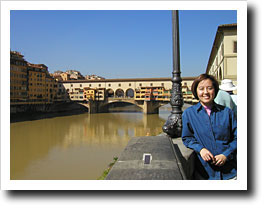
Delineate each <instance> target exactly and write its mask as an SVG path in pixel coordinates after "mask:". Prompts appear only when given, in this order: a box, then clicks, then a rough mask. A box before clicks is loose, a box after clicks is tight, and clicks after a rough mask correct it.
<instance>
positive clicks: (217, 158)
mask: <svg viewBox="0 0 267 210" xmlns="http://www.w3.org/2000/svg"><path fill="white" fill-rule="evenodd" d="M226 160H227V157H225V155H223V154H220V155H216V156H215V162H216V163H215V165H216V166H223V165H224V164H225V162H226Z"/></svg>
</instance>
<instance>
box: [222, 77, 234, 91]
mask: <svg viewBox="0 0 267 210" xmlns="http://www.w3.org/2000/svg"><path fill="white" fill-rule="evenodd" d="M220 89H221V90H224V91H232V90H236V89H237V87H236V86H235V85H234V84H233V82H232V80H230V79H224V80H222V82H221V85H220Z"/></svg>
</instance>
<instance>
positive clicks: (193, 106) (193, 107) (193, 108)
mask: <svg viewBox="0 0 267 210" xmlns="http://www.w3.org/2000/svg"><path fill="white" fill-rule="evenodd" d="M198 108H199V105H198V104H195V105H192V106H190V107H188V108H186V109H185V110H184V111H183V113H185V114H186V113H192V112H195V111H196V110H197V109H198Z"/></svg>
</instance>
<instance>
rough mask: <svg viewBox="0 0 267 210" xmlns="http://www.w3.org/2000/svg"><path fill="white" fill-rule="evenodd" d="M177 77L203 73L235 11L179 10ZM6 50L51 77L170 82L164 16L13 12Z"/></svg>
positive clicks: (157, 13)
mask: <svg viewBox="0 0 267 210" xmlns="http://www.w3.org/2000/svg"><path fill="white" fill-rule="evenodd" d="M179 18H180V53H181V58H180V59H181V72H182V74H181V75H182V77H183V76H184V77H185V76H197V75H199V74H201V73H203V72H205V70H206V66H207V63H208V59H209V55H210V52H211V48H212V44H213V41H214V38H215V34H216V31H217V27H218V26H219V25H221V24H231V23H236V22H237V13H236V11H234V10H201V11H198V10H194V11H190V10H181V11H180V14H179ZM10 45H11V46H10V49H11V50H15V51H19V52H21V53H22V54H23V55H24V56H25V59H26V60H27V61H29V62H31V63H36V64H37V63H43V64H45V65H47V66H48V70H49V72H50V73H53V72H54V71H56V70H61V71H66V70H69V69H74V70H78V71H80V72H81V73H82V74H83V75H86V74H96V75H99V76H102V77H105V78H107V79H110V78H151V77H171V72H172V23H171V11H169V10H149V11H148V10H135V11H134V10H129V11H125V10H117V11H116V10H110V11H108V10H105V11H101V10H97V11H89V10H86V11H85V10H80V11H78V10H76V11H68V10H50V11H49V10H39V11H38V10H31V11H30V10H12V11H11V12H10Z"/></svg>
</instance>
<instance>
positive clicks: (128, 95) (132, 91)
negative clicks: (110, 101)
mask: <svg viewBox="0 0 267 210" xmlns="http://www.w3.org/2000/svg"><path fill="white" fill-rule="evenodd" d="M126 97H128V98H133V97H134V90H133V89H131V88H130V89H127V90H126Z"/></svg>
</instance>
